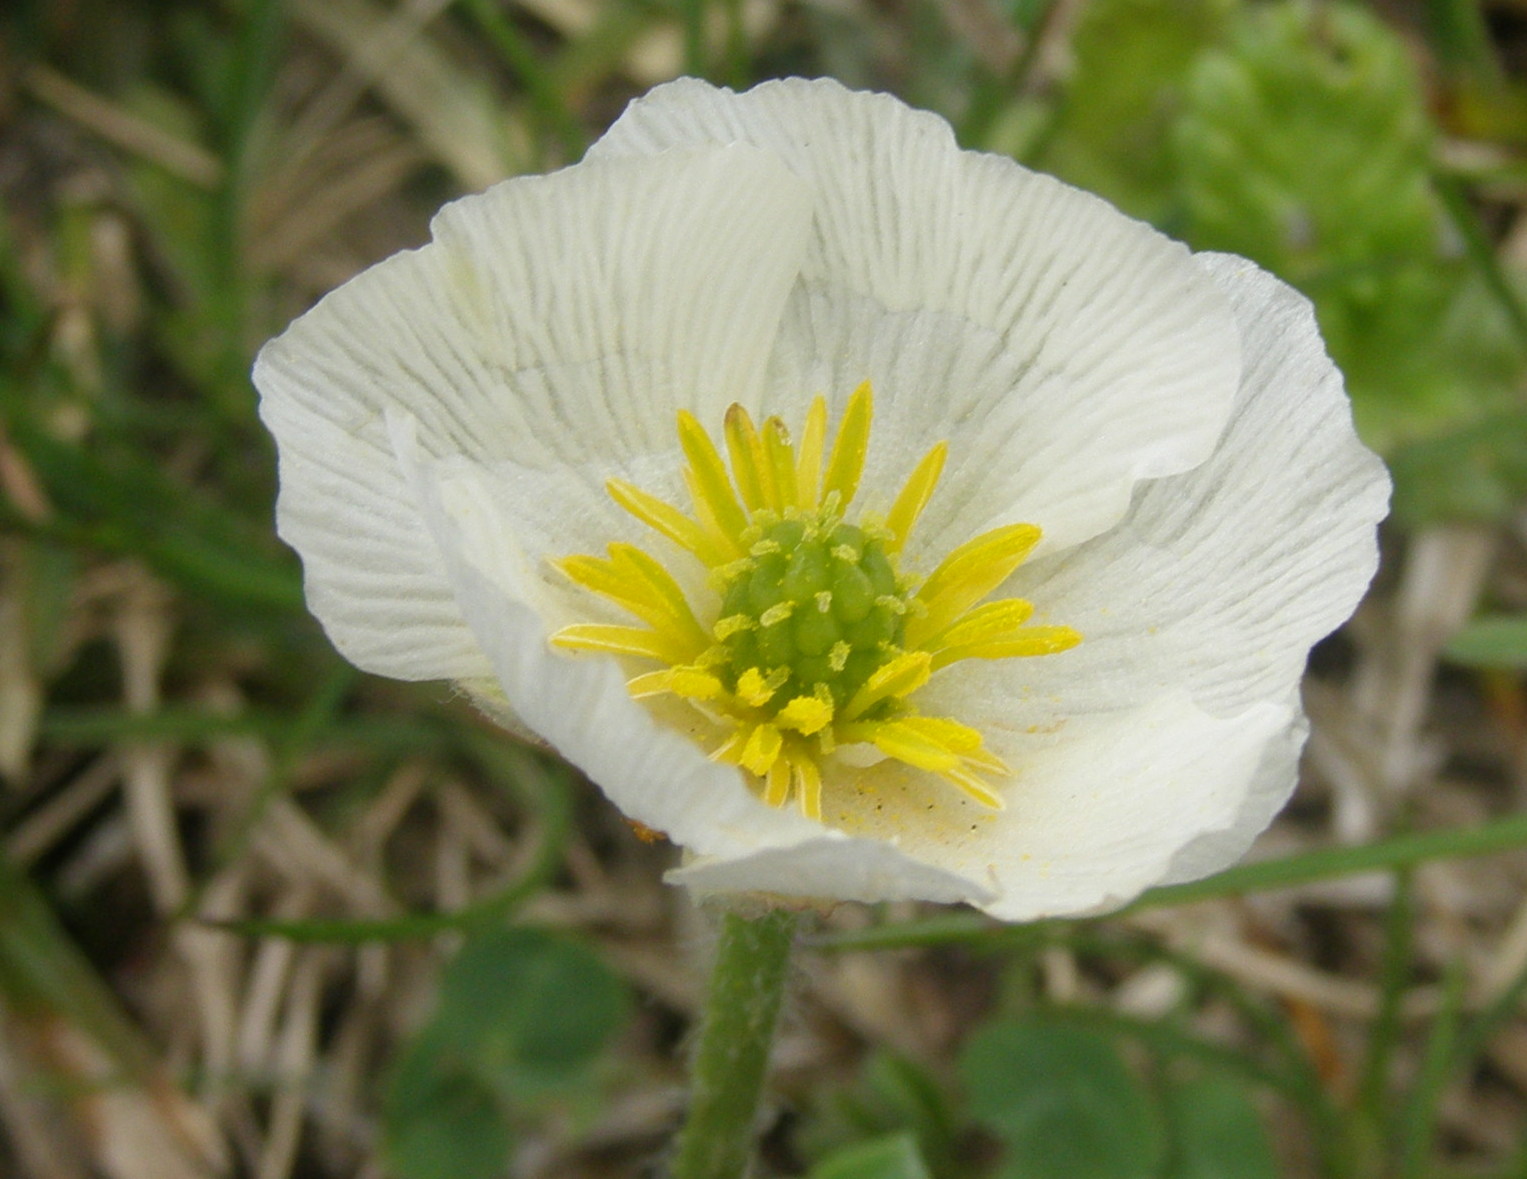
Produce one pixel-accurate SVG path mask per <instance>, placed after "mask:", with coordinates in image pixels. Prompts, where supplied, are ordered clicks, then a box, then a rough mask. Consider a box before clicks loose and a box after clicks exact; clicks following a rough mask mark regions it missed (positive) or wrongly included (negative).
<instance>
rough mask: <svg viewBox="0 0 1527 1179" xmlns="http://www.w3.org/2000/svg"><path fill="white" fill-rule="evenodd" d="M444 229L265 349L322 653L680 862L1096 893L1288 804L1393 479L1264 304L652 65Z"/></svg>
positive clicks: (838, 878)
mask: <svg viewBox="0 0 1527 1179" xmlns="http://www.w3.org/2000/svg"><path fill="white" fill-rule="evenodd" d="M433 233H434V236H433V240H432V241H431V242H430V244H428V245H426V246H425V247H423V248H422V249H420V250H416V251H413V252H410V253H404V254H399V255H397V256H396V257H393V258H391V259H389V260H387V261H385V262H382V263H381V264H379V265H377V266H375V267H373V268H372V269H371V270H369V271H367V272H366V273H364V274H362V275H360V276H359V277H358V278H356V279H354V280H353V281H352V282H350V283H347V284H346V285H345V286H343V287H341V288H340V289H339V290H337V291H335V292H333V293H332V294H331V295H329V296H328V297H327V298H326V299H324V300H323V301H322V302H321V303H320V304H319V305H318V306H317V307H315V308H314V309H313V310H312V311H310V312H309V313H308V314H306V315H304V316H303V317H302V318H301V319H299V320H297V321H296V322H295V323H294V324H293V325H292V326H291V327H290V328H289V329H288V330H287V331H286V332H285V334H283V335H282V336H281V337H279V338H278V339H276V340H274V341H272V342H271V343H270V344H269V345H267V347H266V348H265V349H264V351H263V352H262V353H261V354H260V358H259V360H258V362H257V364H256V367H255V380H256V383H257V384H258V386H259V388H260V391H261V394H262V401H261V412H262V415H263V417H264V420H265V422H266V423H267V425H268V426H269V427H270V429H271V431H272V432H273V433H274V434H275V436H276V440H277V443H278V445H279V448H280V463H281V468H280V474H281V495H280V501H279V505H278V517H279V526H280V530H281V534H282V536H283V537H285V538H286V539H287V540H288V541H289V542H290V543H291V544H292V545H293V546H295V547H296V549H297V550H298V552H299V553H301V555H302V557H303V560H304V564H305V568H306V576H307V592H308V601H309V604H310V606H311V608H312V610H313V611H314V613H315V614H316V615H317V616H318V617H319V619H320V620H321V621H322V622H323V624H324V626H325V627H326V629H327V631H328V633H329V635H330V637H331V638H332V639H333V641H334V643H335V644H336V646H338V648H339V649H340V650H341V651H342V652H343V653H344V654H345V655H346V656H347V657H348V658H350V659H351V660H353V661H354V662H355V663H357V664H358V665H360V666H361V667H363V668H366V669H368V670H371V671H374V672H377V673H379V674H382V675H388V676H395V677H398V678H401V679H411V680H429V679H445V680H454V681H457V682H458V683H460V684H462V685H463V686H464V687H465V688H466V689H467V690H468V691H469V692H471V693H472V694H473V695H474V696H475V697H476V698H477V700H478V701H479V702H480V703H481V704H482V705H483V706H484V707H485V708H487V709H488V710H489V711H490V712H492V713H493V714H494V715H496V716H497V717H498V718H499V719H501V720H502V721H503V722H504V723H505V724H508V725H510V726H511V727H514V728H516V729H519V730H521V731H528V732H530V733H533V734H536V735H538V736H539V737H540V738H543V739H544V740H546V741H547V742H549V743H550V744H551V745H553V746H554V747H555V748H556V749H558V750H559V751H560V752H561V753H562V754H563V755H564V756H566V757H567V758H568V759H569V760H570V761H572V762H573V763H574V764H576V765H577V766H579V767H580V768H581V769H583V770H584V771H585V772H586V773H587V774H588V776H589V777H590V778H591V779H593V780H594V781H595V782H597V783H598V784H599V785H600V786H601V787H602V788H603V789H604V790H605V792H606V793H607V794H608V795H609V796H610V798H611V799H612V800H613V801H614V802H615V804H616V805H617V806H618V807H620V808H621V810H622V811H624V812H625V814H626V815H627V816H629V817H630V818H631V819H633V820H635V821H638V822H640V823H642V824H644V825H646V826H647V827H651V828H654V829H657V830H659V831H662V832H664V833H666V834H667V835H668V836H669V837H670V838H671V839H673V840H674V841H675V842H676V843H678V844H680V845H681V846H682V847H683V848H685V849H686V853H687V854H686V858H685V863H684V866H683V867H682V868H680V869H678V870H677V871H675V872H674V873H673V878H674V879H676V880H679V881H682V882H684V883H686V884H689V885H691V886H693V887H694V888H696V889H699V890H704V891H728V890H748V891H761V892H769V893H777V894H788V895H796V896H804V897H827V898H848V899H859V900H881V899H898V898H924V899H929V900H938V901H968V902H970V903H972V904H974V905H977V906H979V907H980V908H982V909H985V910H986V911H987V912H989V913H993V914H995V915H997V916H1000V917H1004V918H1009V919H1027V918H1035V917H1041V916H1046V915H1054V914H1068V913H1083V912H1092V911H1098V910H1101V909H1106V908H1108V907H1110V906H1116V905H1119V904H1121V903H1123V902H1125V901H1127V900H1129V899H1130V898H1132V897H1133V896H1135V895H1136V894H1138V893H1139V892H1140V891H1141V890H1142V889H1144V888H1146V887H1149V886H1151V885H1154V884H1160V883H1165V882H1170V881H1178V880H1185V879H1190V878H1193V877H1197V876H1201V875H1204V874H1206V873H1209V872H1212V871H1214V870H1216V869H1218V868H1220V867H1222V866H1224V865H1225V864H1227V863H1229V862H1230V861H1232V860H1233V859H1235V858H1237V857H1238V856H1240V855H1241V854H1242V853H1243V852H1244V851H1245V849H1246V847H1247V846H1248V845H1249V843H1250V842H1251V840H1252V839H1253V838H1254V836H1255V835H1256V834H1257V832H1259V831H1260V830H1261V829H1262V828H1263V827H1264V826H1265V825H1266V824H1267V823H1268V821H1269V820H1270V818H1271V816H1272V815H1273V814H1274V813H1275V811H1276V810H1277V809H1278V807H1280V806H1281V805H1282V803H1283V802H1284V800H1285V799H1286V798H1287V796H1288V794H1289V792H1290V790H1291V789H1292V788H1293V785H1294V781H1295V772H1296V761H1297V758H1298V754H1299V750H1300V747H1301V745H1302V743H1303V739H1304V734H1305V722H1304V720H1303V716H1302V713H1301V711H1300V705H1299V698H1298V689H1299V681H1300V677H1301V675H1302V672H1303V669H1304V663H1305V658H1306V655H1307V653H1308V651H1309V648H1310V646H1311V644H1313V643H1314V642H1315V641H1316V640H1318V639H1319V638H1320V637H1321V636H1323V635H1325V634H1326V633H1327V632H1329V631H1330V630H1332V629H1333V628H1334V627H1335V626H1337V625H1338V624H1339V623H1340V622H1341V621H1342V620H1343V619H1344V618H1345V617H1346V616H1347V615H1348V613H1349V612H1350V611H1351V610H1352V608H1353V606H1354V605H1355V604H1356V602H1357V600H1358V599H1359V597H1360V596H1361V595H1362V593H1363V590H1364V588H1365V586H1366V585H1367V583H1368V580H1369V578H1370V576H1371V574H1372V572H1373V569H1374V566H1375V562H1376V545H1375V535H1374V533H1375V523H1376V522H1377V521H1378V520H1379V519H1380V518H1381V517H1382V516H1383V514H1384V511H1385V505H1386V502H1387V496H1388V480H1387V478H1386V476H1385V474H1384V472H1383V469H1382V467H1381V465H1380V464H1379V462H1378V460H1377V459H1376V458H1374V456H1373V455H1372V454H1370V453H1369V452H1368V451H1367V450H1365V449H1364V448H1363V447H1362V445H1361V444H1360V443H1359V442H1358V440H1357V438H1356V437H1355V435H1354V434H1353V431H1352V427H1351V422H1350V415H1349V411H1348V405H1347V401H1346V398H1345V396H1344V394H1343V392H1342V387H1341V380H1340V377H1339V375H1338V374H1337V372H1336V371H1335V369H1334V368H1333V367H1332V365H1331V363H1330V361H1329V360H1328V359H1327V358H1326V356H1325V353H1324V350H1323V348H1322V347H1321V343H1320V340H1319V337H1318V336H1317V334H1316V330H1315V326H1314V323H1313V320H1312V317H1311V315H1310V310H1309V307H1308V305H1307V304H1306V302H1305V301H1304V300H1303V299H1302V298H1301V297H1299V296H1298V295H1297V294H1295V293H1294V292H1293V291H1291V290H1290V289H1289V288H1288V287H1286V286H1284V285H1283V284H1282V283H1280V282H1278V281H1277V280H1275V279H1273V278H1271V277H1269V276H1268V275H1266V274H1264V273H1262V272H1261V271H1259V270H1258V269H1257V268H1256V267H1254V266H1253V265H1251V264H1250V263H1248V262H1245V261H1243V260H1241V259H1238V258H1232V257H1227V256H1206V255H1199V256H1193V255H1190V254H1189V253H1188V252H1187V251H1186V250H1185V249H1184V248H1183V247H1182V246H1180V245H1177V244H1175V243H1173V242H1171V241H1169V240H1168V239H1166V238H1164V237H1162V236H1161V235H1159V234H1157V233H1156V232H1155V231H1153V230H1152V229H1150V228H1148V227H1146V226H1144V225H1141V224H1139V223H1137V222H1134V221H1131V220H1129V219H1128V218H1125V217H1123V216H1122V215H1120V214H1119V213H1118V212H1116V211H1115V210H1113V209H1112V208H1110V207H1109V206H1107V205H1106V204H1104V203H1103V202H1101V201H1099V200H1097V199H1096V198H1094V197H1091V196H1089V195H1087V194H1085V193H1082V192H1079V191H1077V190H1075V189H1072V188H1069V187H1067V186H1066V185H1063V184H1060V183H1058V182H1056V181H1055V180H1053V179H1050V178H1048V177H1045V176H1041V175H1036V174H1034V173H1032V172H1028V171H1026V170H1025V169H1023V168H1021V167H1019V166H1018V165H1016V164H1014V163H1013V162H1012V161H1010V160H1007V159H1002V158H998V157H995V156H990V155H982V154H976V153H971V152H963V151H960V150H959V149H958V148H957V147H956V145H955V143H954V139H953V136H952V134H951V133H950V129H949V127H948V126H947V125H946V124H945V123H944V122H943V121H941V120H940V119H938V118H936V117H934V116H931V115H928V114H923V113H919V112H916V111H912V110H910V109H908V108H907V107H905V106H904V105H902V104H901V103H900V102H898V101H896V100H895V99H892V98H889V97H887V96H885V95H877V94H859V93H853V92H850V91H847V90H845V89H843V88H842V87H841V86H838V85H836V84H834V83H831V82H806V81H799V80H790V81H784V82H775V83H768V84H766V85H762V86H759V87H758V88H756V89H754V90H751V91H749V92H747V93H745V94H733V93H731V92H729V91H725V90H718V89H714V88H712V87H710V86H708V85H705V84H703V83H700V82H696V81H679V82H675V83H672V84H670V85H667V86H662V87H659V88H658V89H656V90H654V91H653V92H652V93H651V94H649V95H648V96H647V97H645V98H643V99H641V100H639V101H637V102H635V103H633V104H632V105H631V107H630V108H629V109H628V110H627V112H626V113H625V115H624V116H623V117H622V118H621V119H620V121H619V122H617V123H616V124H615V126H614V127H613V128H612V129H611V130H610V131H609V133H608V134H607V135H606V136H605V137H604V138H603V139H601V140H600V141H599V143H598V144H596V145H595V147H594V148H593V150H592V151H591V152H590V153H589V157H588V159H587V160H585V161H584V162H583V163H581V164H578V165H576V166H574V167H571V168H567V169H565V170H563V171H561V172H557V173H555V174H553V175H549V176H541V177H523V178H517V179H513V180H509V181H506V182H505V183H503V184H500V185H498V186H496V187H495V188H493V189H491V190H489V191H488V192H486V193H483V194H482V195H480V196H475V197H469V198H467V199H465V200H462V201H459V202H457V203H455V204H452V205H450V206H448V207H447V208H445V209H444V210H442V211H441V213H440V215H439V216H438V217H437V219H436V220H435V223H434V231H433ZM861 387H862V389H863V392H861V393H860V394H858V395H857V397H856V396H855V390H859V389H861ZM871 391H872V396H871ZM818 395H820V396H821V398H822V400H817V397H818ZM730 406H739V407H741V408H740V409H736V408H734V409H730V410H729V408H728V407H730ZM872 417H873V424H871V418H872ZM755 422H756V423H759V424H757V425H755V424H754V423H755ZM723 456H725V457H723ZM940 469H941V473H940ZM686 483H687V484H688V486H687V487H686ZM904 488H905V489H907V490H906V491H905V492H904V491H903V489H904ZM914 521H915V524H916V527H915V529H914V528H913V527H912V525H913V523H914ZM850 526H854V527H850ZM845 529H846V531H845ZM978 538H979V543H976V544H970V543H969V542H972V541H973V540H977V539H978ZM1036 542H1037V543H1036ZM610 546H613V547H610ZM962 546H963V547H962ZM1030 549H1032V555H1029V550H1030ZM897 550H899V552H898V551H897ZM771 553H772V554H774V555H773V556H771V555H770V554H771ZM951 553H953V554H955V558H954V559H953V560H952V561H950V560H946V558H949V557H950V554H951ZM877 554H878V555H877ZM1026 556H1027V559H1026V560H1025V557H1026ZM791 560H795V562H796V565H797V566H798V567H799V568H798V570H797V572H799V573H800V577H799V578H797V579H796V581H793V582H791V585H790V586H789V587H785V586H783V585H782V584H781V583H780V582H779V580H778V577H777V576H776V577H775V580H774V581H770V580H769V577H768V576H766V574H761V573H759V572H758V570H759V569H761V568H763V567H764V566H770V567H771V568H773V570H774V574H776V575H778V574H779V572H780V570H781V569H782V568H785V567H786V566H788V565H789V562H790V561H791ZM802 571H803V572H802ZM766 572H767V571H766ZM812 576H815V577H817V580H816V581H812V580H811V577H812ZM750 577H756V579H758V581H759V585H760V586H761V587H762V588H758V589H757V592H756V593H754V594H753V596H752V597H750V596H749V592H751V591H749V590H748V589H747V586H746V585H745V584H744V583H745V582H746V581H747V579H748V578H750ZM823 578H826V579H827V580H826V581H823V580H822V579H823ZM834 578H836V580H833V579H834ZM802 579H804V580H802ZM748 584H751V583H748ZM823 587H825V589H824V588H823ZM866 592H868V597H867V598H866V597H865V594H866ZM824 593H825V595H826V596H825V597H824V596H823V595H824ZM861 598H862V599H864V600H865V601H868V602H870V604H871V607H873V609H874V610H875V611H877V612H876V613H874V614H873V616H872V620H871V624H870V625H869V629H868V630H867V631H866V630H864V629H863V628H862V627H861V629H860V630H858V631H854V632H853V634H850V631H853V628H854V627H855V626H858V625H859V623H857V622H855V621H854V620H855V619H863V618H864V617H866V615H864V614H863V613H861V612H860V607H861V606H862V605H863V602H862V601H860V599H861ZM856 602H858V604H857V605H856V604H855V603H856ZM983 603H984V604H983ZM1030 607H1032V617H1028V613H1029V609H1030ZM876 620H878V621H876ZM793 627H800V628H803V629H801V630H799V631H797V630H791V629H790V628H793ZM771 628H773V629H772V630H771ZM813 628H815V629H813ZM824 628H825V629H824ZM951 628H955V629H954V630H953V631H951ZM961 628H962V629H961ZM786 631H789V634H788V635H786V637H785V639H780V636H781V635H785V634H786ZM766 632H767V633H766ZM808 632H809V633H808ZM854 635H858V636H859V638H858V639H855V638H854ZM866 636H867V637H866ZM861 639H862V640H863V641H860V640H861ZM1078 639H1079V641H1078ZM776 640H779V641H776ZM850 640H852V641H850ZM781 642H783V646H781ZM750 644H751V645H750ZM1019 656H1026V657H1019ZM638 697H639V698H638ZM818 815H820V817H817V816H818Z"/></svg>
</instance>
